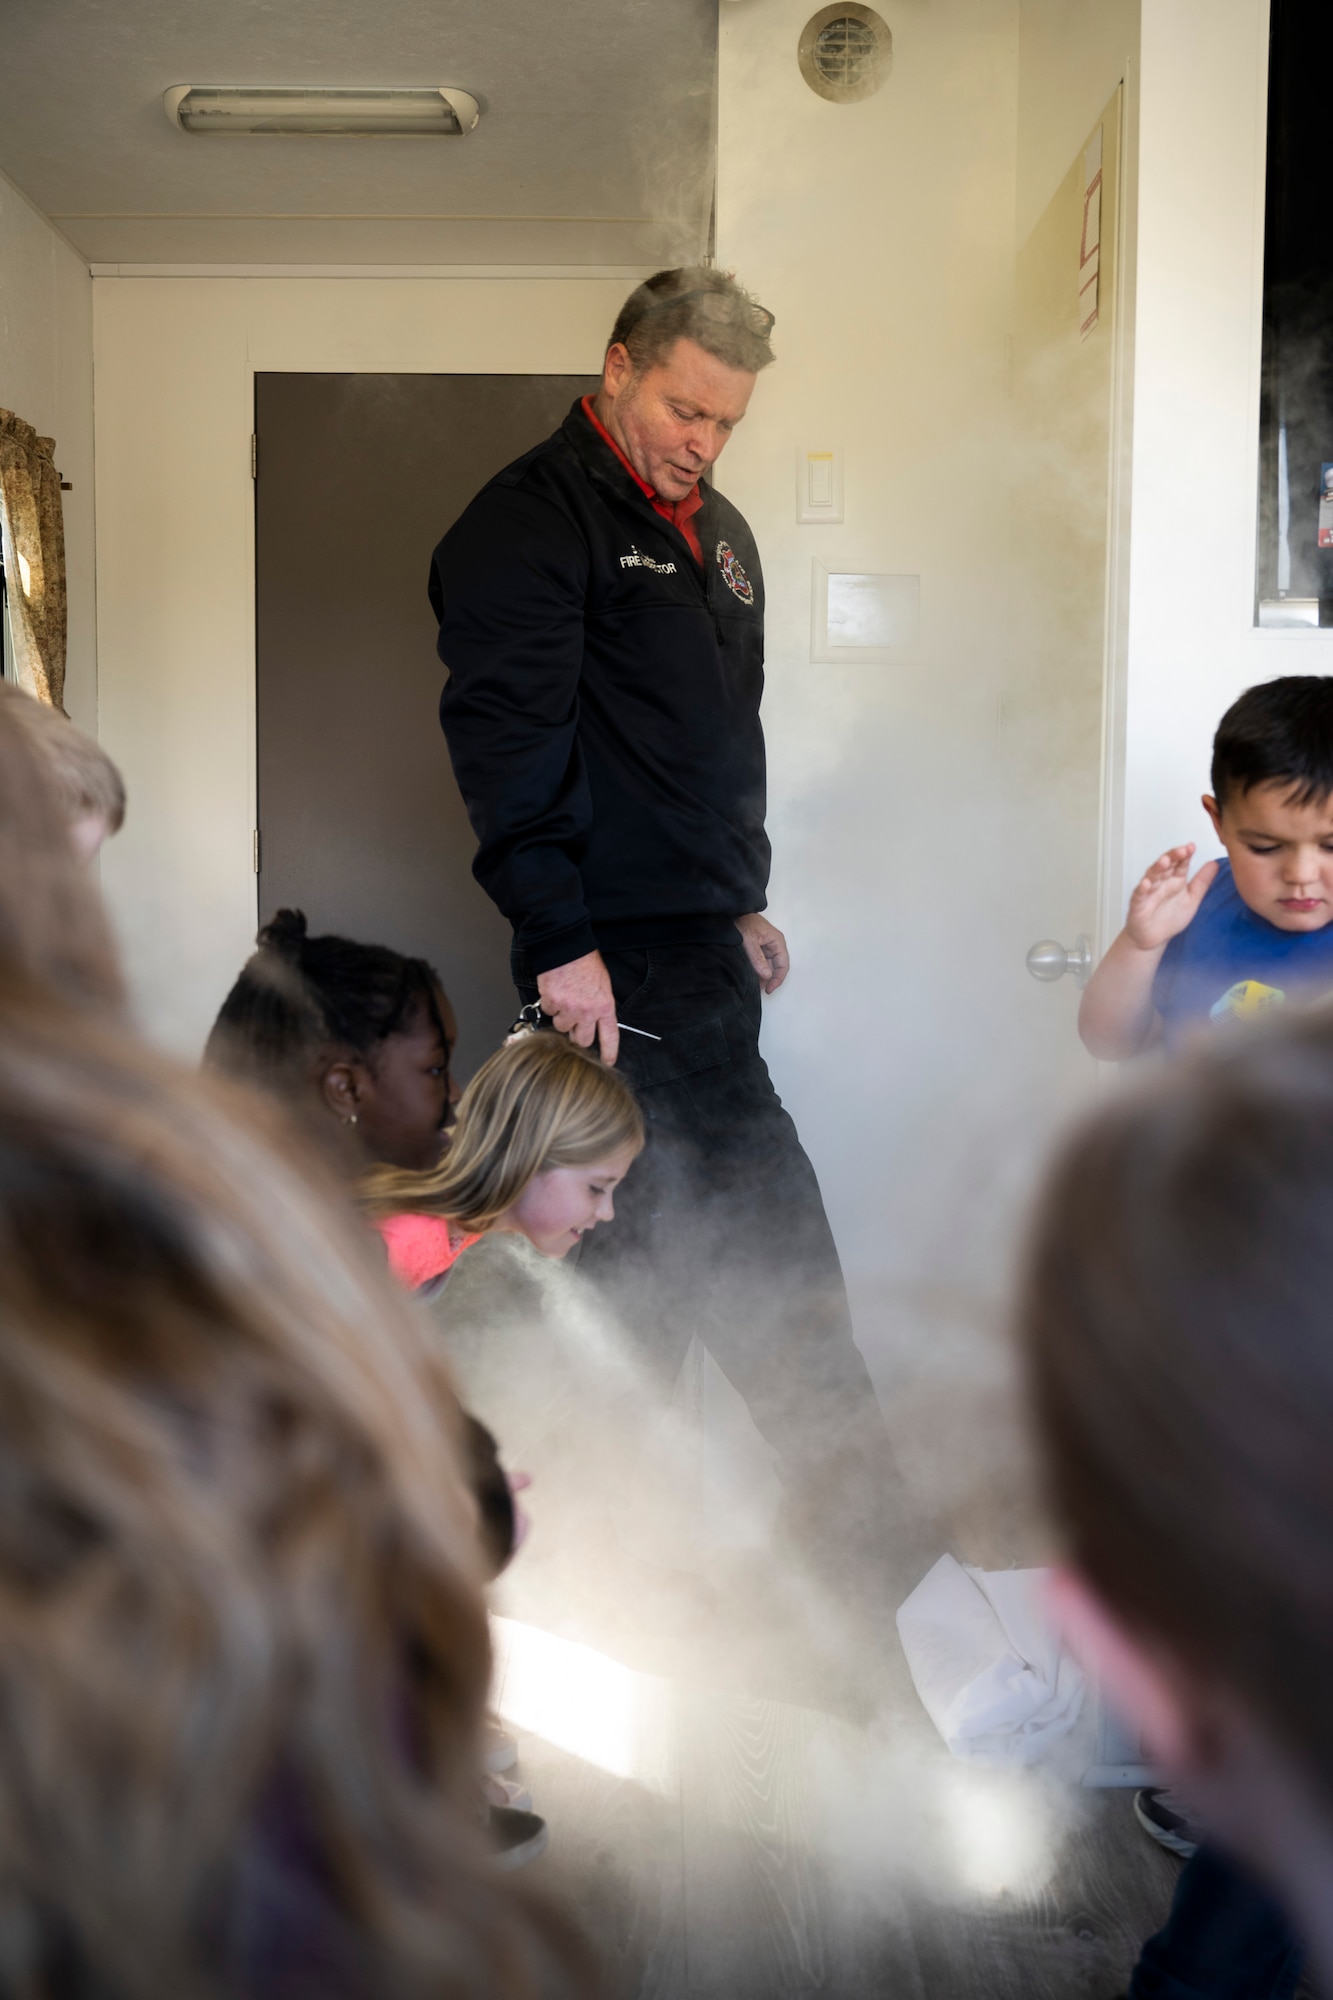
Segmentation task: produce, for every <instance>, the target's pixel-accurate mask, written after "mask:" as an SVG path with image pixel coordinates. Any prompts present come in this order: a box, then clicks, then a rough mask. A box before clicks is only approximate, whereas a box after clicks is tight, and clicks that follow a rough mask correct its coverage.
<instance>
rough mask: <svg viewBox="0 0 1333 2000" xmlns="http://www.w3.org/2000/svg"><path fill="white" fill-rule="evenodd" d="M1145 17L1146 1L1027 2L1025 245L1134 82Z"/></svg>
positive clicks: (1021, 208)
mask: <svg viewBox="0 0 1333 2000" xmlns="http://www.w3.org/2000/svg"><path fill="white" fill-rule="evenodd" d="M1139 11H1140V0H1096V4H1095V5H1093V6H1090V5H1088V4H1087V0H1021V7H1020V24H1019V85H1018V193H1017V201H1016V225H1017V236H1018V241H1019V243H1020V244H1021V243H1023V242H1025V241H1026V240H1027V237H1028V235H1029V234H1030V232H1031V229H1032V225H1033V223H1034V222H1036V220H1037V218H1038V216H1039V215H1040V214H1041V212H1042V210H1043V209H1044V208H1045V206H1046V204H1047V202H1048V201H1049V200H1050V198H1051V196H1052V195H1053V194H1054V193H1055V190H1056V188H1057V187H1059V185H1060V182H1061V181H1062V180H1063V179H1064V176H1065V174H1066V173H1067V172H1068V170H1069V163H1070V161H1071V160H1072V159H1073V157H1074V153H1075V149H1076V148H1077V147H1078V146H1080V145H1082V143H1083V138H1084V135H1085V134H1086V133H1087V132H1090V131H1091V129H1092V125H1093V121H1094V119H1095V118H1096V117H1097V116H1098V114H1099V112H1100V111H1101V108H1102V106H1103V105H1104V104H1105V103H1106V101H1107V99H1108V98H1109V97H1110V95H1111V92H1112V91H1113V90H1114V88H1115V86H1116V84H1117V83H1118V82H1120V81H1121V80H1122V79H1124V80H1126V81H1127V82H1130V81H1132V72H1133V70H1134V68H1135V67H1136V57H1137V52H1138V40H1139ZM1127 71H1128V72H1129V73H1130V74H1129V75H1128V76H1127ZM1127 123H1128V120H1127Z"/></svg>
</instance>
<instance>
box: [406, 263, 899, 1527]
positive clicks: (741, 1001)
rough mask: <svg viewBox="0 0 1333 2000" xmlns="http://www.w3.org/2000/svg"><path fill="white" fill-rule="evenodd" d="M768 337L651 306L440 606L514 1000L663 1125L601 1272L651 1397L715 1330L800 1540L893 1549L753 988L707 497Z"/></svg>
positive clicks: (754, 569)
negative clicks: (633, 1094)
mask: <svg viewBox="0 0 1333 2000" xmlns="http://www.w3.org/2000/svg"><path fill="white" fill-rule="evenodd" d="M772 325H773V320H772V316H771V314H769V313H768V312H766V311H765V310H764V308H763V307H761V306H758V305H756V304H755V303H754V302H753V301H752V300H751V299H750V298H749V297H748V295H747V294H746V293H745V292H744V291H742V290H741V288H740V287H739V286H738V285H737V284H736V283H735V282H734V280H733V279H731V278H730V277H728V276H727V275H725V274H724V273H722V272H720V271H716V270H713V269H709V268H695V269H686V270H677V271H663V272H659V273H658V274H657V276H656V277H654V278H650V279H649V280H648V281H647V282H646V283H645V284H643V285H640V286H639V287H638V289H637V290H636V291H635V292H634V293H632V294H631V296H630V298H629V299H628V300H627V301H626V304H625V305H624V307H623V308H622V309H621V312H620V316H619V318H618V319H617V322H616V325H615V328H614V330H613V332H612V335H611V340H610V343H609V345H608V348H607V353H606V361H605V368H604V373H603V378H602V385H601V389H600V391H599V393H598V394H597V396H596V397H595V398H586V397H585V398H584V399H583V401H582V402H581V403H576V404H575V406H574V408H573V409H572V410H571V411H570V413H569V416H568V417H567V418H566V419H565V422H564V423H563V424H562V425H561V427H560V429H559V430H558V431H557V432H556V433H555V435H554V436H553V437H551V438H548V439H547V440H546V442H545V443H544V444H541V445H538V446H537V448H536V449H535V450H534V451H530V452H529V453H528V454H527V455H526V457H524V458H521V459H519V460H518V461H517V462H516V463H515V464H514V465H511V466H509V467H507V468H506V470H505V471H503V472H501V473H499V474H498V475H497V477H496V478H494V479H493V480H491V482H490V484H489V485H488V486H486V487H484V488H483V490H482V491H481V492H480V493H479V494H478V495H477V497H476V498H475V499H474V500H473V501H472V503H471V505H470V506H469V507H468V508H467V510H466V512H465V513H464V514H463V515H462V516H461V518H460V519H459V520H458V521H457V522H456V523H455V525H454V526H453V527H452V528H451V529H450V530H449V532H448V534H447V535H446V536H445V537H444V539H443V541H442V542H441V543H440V545H439V547H438V548H437V549H436V551H435V557H434V568H433V572H432V578H431V602H432V604H433V605H434V607H435V611H436V615H437V616H438V618H439V621H440V641H439V650H440V657H441V659H442V660H443V661H444V663H445V665H446V666H447V667H448V669H449V681H448V684H447V686H446V687H445V690H444V694H443V696H442V698H441V703H440V717H441V721H442V723H443V726H444V732H445V735H446V737H447V739H448V744H449V752H450V756H451V758H452V760H453V766H454V771H455V774H456V776H457V779H458V784H459V789H460V790H461V792H462V795H463V798H464V800H465V801H466V804H467V808H468V813H469V815H470V818H471V821H472V825H473V829H474V831H475V832H476V835H477V839H478V843H479V846H478V852H477V857H476V862H475V872H476V875H477V879H478V880H479V881H480V882H481V884H482V886H483V887H484V888H485V889H486V891H487V892H488V894H489V895H490V896H491V897H492V898H493V899H494V901H495V902H496V903H497V904H498V905H499V907H500V909H501V910H502V911H503V912H504V914H505V915H506V916H507V917H508V918H509V920H510V923H511V924H512V926H513V930H514V952H513V969H514V978H515V983H516V985H517V986H518V989H519V992H520V995H521V997H522V999H523V1000H524V1002H525V1003H526V1002H531V1001H534V1000H538V999H540V1002H541V1007H542V1011H543V1013H544V1014H545V1015H546V1016H548V1017H549V1018H550V1019H551V1020H552V1021H553V1022H554V1025H555V1027H556V1028H557V1029H558V1030H560V1031H561V1032H562V1033H565V1034H569V1035H571V1036H572V1037H573V1039H574V1040H575V1041H577V1042H579V1043H581V1044H582V1045H583V1046H585V1047H588V1046H591V1045H592V1043H593V1042H594V1041H596V1042H597V1044H598V1046H599V1047H600V1050H601V1053H602V1055H603V1057H604V1058H605V1059H606V1060H607V1061H608V1062H615V1061H616V1060H617V1056H619V1059H620V1062H621V1065H622V1067H623V1068H624V1069H625V1071H626V1072H627V1074H628V1075H629V1076H630V1078H631V1080H632V1081H633V1083H634V1085H635V1087H636V1089H637V1090H638V1092H639V1094H640V1098H641V1101H642V1104H643V1107H644V1112H645V1115H646V1118H647V1122H648V1131H649V1142H648V1147H647V1149H646V1152H645V1154H644V1156H643V1158H642V1159H641V1160H640V1162H639V1163H638V1164H637V1165H636V1166H635V1168H634V1170H633V1172H632V1173H631V1175H630V1176H629V1179H628V1180H627V1181H626V1183H625V1184H624V1188H623V1189H622V1190H621V1191H620V1192H619V1193H618V1194H617V1206H618V1208H619V1211H620V1217H619V1220H618V1221H617V1223H616V1226H615V1228H614V1229H612V1230H599V1231H598V1232H597V1235H596V1237H595V1238H591V1239H590V1240H589V1242H588V1243H587V1244H586V1245H585V1246H584V1250H583V1265H584V1268H585V1269H586V1270H587V1271H589V1272H590V1273H591V1274H592V1275H593V1276H594V1277H595V1278H596V1279H598V1280H599V1282H601V1283H602V1284H603V1285H604V1286H605V1287H606V1288H607V1290H608V1291H609V1292H610V1293H611V1294H612V1295H613V1296H614V1297H615V1298H616V1300H617V1303H618V1304H619V1306H620V1308H621V1310H622V1313H623V1316H624V1319H625V1323H626V1325H627V1326H628V1327H629V1328H630V1329H631V1330H632V1331H634V1332H635V1333H636V1334H637V1335H638V1336H639V1338H640V1340H641V1342H642V1346H643V1351H644V1354H645V1357H646V1358H647V1360H648V1361H649V1363H650V1365H651V1366H653V1367H654V1368H655V1369H657V1370H658V1371H660V1374H661V1378H662V1381H663V1383H664V1385H665V1384H666V1383H667V1382H669V1380H670V1379H671V1378H672V1377H673V1376H674V1373H675V1371H676V1369H677V1367H678V1365H679V1362H680V1358H681V1356H682V1354H683V1352H684V1349H685V1347H686V1346H687V1344H688V1342H689V1338H690V1335H691V1334H692V1333H698V1334H699V1336H700V1338H701V1339H702V1340H703V1341H704V1343H705V1345H706V1346H708V1347H709V1349H710V1351H711V1352H712V1353H713V1354H714V1356H715V1357H716V1359H717V1360H718V1362H719V1363H720V1365H721V1366H722V1367H723V1368H724V1369H725V1371H726V1373H727V1374H728V1375H729V1376H730V1377H731V1379H732V1381H733V1382H734V1383H735V1384H736V1386H737V1387H738V1388H739V1389H740V1390H741V1392H742V1394H743V1395H744V1396H745V1397H746V1398H747V1400H748V1402H749V1404H750V1408H751V1410H752V1412H753V1414H754V1417H755V1420H756V1422H757V1423H758V1425H759V1427H760V1429H761V1430H762V1431H763V1432H764V1433H765V1435H766V1436H767V1437H768V1439H769V1442H770V1443H771V1444H772V1445H773V1446H774V1447H775V1448H776V1450H777V1452H778V1454H779V1460H780V1471H781V1474H782V1477H783V1479H784V1481H785V1482H786V1484H787V1487H788V1503H789V1511H790V1513H791V1515H792V1516H793V1517H794V1518H793V1520H792V1522H791V1525H792V1526H793V1528H795V1529H797V1531H798V1532H799V1529H800V1526H801V1524H802V1522H804V1523H805V1525H807V1526H808V1527H809V1528H811V1529H813V1530H814V1531H815V1533H816V1535H817V1538H818V1539H819V1540H820V1541H821V1542H826V1540H827V1530H828V1528H829V1526H830V1525H831V1524H832V1522H833V1521H834V1520H836V1521H837V1523H838V1524H839V1527H840V1529H842V1530H845V1531H846V1532H848V1533H854V1532H855V1529H856V1528H857V1527H858V1526H859V1527H860V1528H861V1529H862V1530H863V1531H870V1532H874V1531H876V1530H877V1529H878V1528H879V1527H880V1525H881V1523H880V1520H879V1514H880V1505H879V1502H880V1499H881V1498H882V1493H883V1488H884V1481H885V1475H886V1471H887V1465H886V1461H887V1451H888V1445H887V1438H886V1436H885V1433H884V1430H883V1423H882V1419H881V1416H880V1412H879V1406H878V1403H877V1402H876V1399H875V1393H874V1389H873V1387H872V1386H871V1382H870V1378H869V1376H868V1374H867V1372H866V1368H865V1364H864V1362H863V1360H862V1358H861V1355H860V1352H859V1350H858V1349H857V1347H856V1345H855V1343H854V1341H853V1338H852V1332H851V1323H850V1318H849V1315H848V1311H847V1301H846V1294H845V1290H844V1287H843V1281H842V1274H841V1270H840V1268H839V1264H838V1256H837V1251H836V1249H835V1247H834V1243H833V1238H832V1234H831V1232H830V1230H829V1226H828V1222H827V1219H826V1217H825V1214H824V1207H823V1202H822V1200H821V1198H820V1193H819V1186H818V1183H817V1181H816V1179H815V1175H814V1170H813V1168H812V1167H811V1165H810V1162H809V1161H808V1159H807V1158H806V1156H805V1153H804V1152H803V1151H802V1148H801V1145H800V1141H799V1139H798V1138H797V1135H796V1130H795V1127H794V1125H793V1124H792V1121H791V1119H790V1117H789V1116H788V1114H787V1113H786V1112H785V1111H784V1110H783V1108H782V1105H781V1103H780V1100H779V1099H778V1096H777V1093H776V1092H775V1091H774V1089H773V1086H772V1083H771V1082H770V1080H769V1076H768V1071H767V1069H766V1067H765V1065H764V1062H763V1059H762V1057H761V1056H760V1054H759V1046H758V1042H759V1021H760V989H761V988H762V989H763V991H764V992H767V993H773V992H776V990H777V988H778V987H779V986H781V984H782V982H783V980H784V979H785V978H786V976H787V971H788V963H789V961H788V956H787V947H786V943H785V940H784V939H783V937H782V934H781V932H780V931H778V930H777V929H776V928H775V927H774V925H773V924H771V923H770V922H769V920H768V918H767V917H766V916H764V915H763V909H764V903H765V891H766V887H767V882H768V867H769V846H768V840H767V837H766V835H765V832H764V811H765V772H764V742H763V733H762V730H761V728H760V722H759V702H760V696H761V693H762V691H763V636H764V633H763V617H764V592H763V578H762V575H761V571H760V565H759V555H758V551H757V550H756V548H755V545H754V541H753V538H752V536H751V534H750V530H749V528H748V527H747V525H746V523H745V521H744V519H743V518H742V516H741V515H740V514H739V513H738V512H737V510H736V509H735V508H734V507H733V506H731V504H730V503H729V502H728V501H727V500H725V499H723V497H722V496H721V494H719V493H718V492H717V491H716V490H715V489H714V488H713V487H712V486H711V485H709V484H707V483H704V479H703V476H704V475H705V474H706V473H707V472H708V471H709V469H710V467H711V466H712V464H713V462H714V461H715V460H716V458H717V457H718V455H719V453H720V452H721V451H722V449H723V447H724V445H725V444H726V442H727V439H728V438H729V436H730V435H731V432H732V430H733V429H734V427H735V426H736V424H738V423H739V422H740V420H741V418H742V417H743V416H744V415H745V411H746V406H747V404H748V403H749V400H750V394H751V391H752V390H753V388H754V384H755V380H756V377H757V375H758V373H759V371H760V369H762V368H764V367H766V366H767V365H768V363H769V362H770V361H771V360H772V359H773V354H772V350H771V348H770V346H769V334H770V332H771V329H772ZM618 1023H619V1024H622V1025H623V1026H624V1027H626V1028H628V1029H630V1030H638V1031H639V1032H631V1033H629V1034H626V1035H625V1036H624V1037H623V1039H622V1037H621V1033H620V1027H619V1026H618V1025H617V1024H618ZM856 1538H857V1539H858V1540H859V1539H861V1537H860V1536H859V1535H858V1536H857V1537H856Z"/></svg>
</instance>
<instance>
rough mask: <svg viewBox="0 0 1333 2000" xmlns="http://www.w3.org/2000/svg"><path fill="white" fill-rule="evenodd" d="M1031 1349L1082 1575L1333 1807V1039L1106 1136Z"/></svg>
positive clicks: (1063, 1206)
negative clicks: (1258, 1728)
mask: <svg viewBox="0 0 1333 2000" xmlns="http://www.w3.org/2000/svg"><path fill="white" fill-rule="evenodd" d="M1019 1325H1020V1330H1021V1332H1022V1335H1023V1338H1024V1341H1025V1345H1026V1349H1027V1356H1028V1364H1029V1370H1030V1382H1031V1388H1032V1393H1033V1399H1034V1404H1035V1414H1036V1419H1037V1425H1038V1431H1039V1437H1040V1442H1041V1446H1042V1449H1043V1452H1044V1456H1045V1462H1046V1470H1047V1476H1048V1480H1049V1485H1050V1491H1051V1497H1052V1499H1053V1501H1054V1504H1055V1507H1056V1510H1057V1512H1058V1515H1059V1517H1060V1519H1061V1520H1062V1522H1063V1524H1064V1527H1065V1529H1066V1531H1067V1535H1068V1541H1069V1553H1070V1556H1071V1559H1072V1561H1073V1562H1074V1563H1075V1565H1076V1566H1077V1567H1078V1569H1079V1570H1081V1571H1082V1573H1083V1575H1084V1576H1085V1577H1086V1578H1087V1579H1088V1581H1089V1582H1090V1583H1091V1584H1092V1585H1093V1587H1094V1588H1095V1590H1096V1591H1097V1592H1098V1593H1099V1595H1100V1596H1101V1597H1102V1599H1103V1600H1104V1602H1105V1603H1106V1604H1107V1606H1108V1607H1109V1608H1110V1609H1111V1611H1112V1612H1113V1613H1114V1614H1115V1615H1116V1616H1117V1617H1118V1618H1119V1619H1120V1621H1121V1622H1122V1623H1123V1625H1124V1626H1125V1627H1126V1628H1127V1629H1128V1630H1129V1631H1131V1632H1133V1633H1135V1634H1137V1635H1138V1636H1140V1637H1141V1638H1143V1639H1144V1640H1146V1641H1148V1642H1149V1643H1150V1644H1152V1645H1154V1646H1156V1645H1162V1646H1165V1648H1166V1649H1167V1651H1168V1652H1169V1653H1171V1654H1172V1655H1174V1656H1175V1658H1176V1659H1177V1660H1178V1661H1179V1662H1180V1663H1181V1664H1182V1665H1183V1666H1184V1667H1185V1669H1186V1670H1187V1672H1189V1673H1191V1674H1192V1675H1195V1676H1197V1678H1198V1680H1199V1682H1200V1684H1205V1683H1211V1684H1213V1685H1220V1686H1221V1687H1222V1688H1224V1689H1227V1690H1229V1691H1230V1692H1232V1693H1233V1694H1235V1695H1236V1696H1237V1697H1238V1698H1240V1699H1241V1700H1242V1701H1243V1702H1244V1703H1245V1705H1246V1707H1247V1708H1248V1709H1250V1710H1251V1711H1252V1712H1253V1713H1254V1714H1255V1715H1256V1717H1257V1718H1258V1719H1260V1720H1261V1721H1262V1722H1263V1723H1264V1724H1265V1725H1266V1727H1267V1729H1268V1730H1269V1731H1270V1732H1271V1734H1272V1736H1273V1737H1274V1738H1275V1739H1276V1740H1278V1741H1280V1742H1283V1743H1285V1745H1286V1746H1287V1748H1288V1749H1289V1751H1292V1752H1294V1753H1296V1755H1297V1756H1298V1757H1299V1759H1300V1761H1301V1763H1302V1765H1303V1766H1304V1767H1305V1768H1306V1769H1308V1770H1310V1771H1311V1773H1312V1774H1313V1776H1314V1777H1315V1779H1316V1781H1317V1783H1318V1785H1319V1787H1320V1788H1321V1790H1322V1792H1323V1794H1324V1796H1325V1797H1326V1798H1327V1799H1330V1800H1333V1703H1330V1701H1329V1694H1328V1690H1329V1686H1330V1682H1331V1681H1333V1444H1331V1443H1330V1440H1333V1023H1330V1022H1329V1021H1328V1020H1327V1019H1326V1018H1325V1019H1322V1020H1321V1019H1320V1018H1319V1017H1318V1016H1309V1017H1306V1018H1304V1019H1301V1020H1293V1021H1288V1022H1286V1023H1284V1024H1283V1025H1282V1026H1281V1027H1280V1028H1279V1029H1278V1030H1277V1031H1275V1032H1272V1033H1255V1034H1254V1035H1252V1036H1246V1037H1245V1038H1244V1039H1243V1040H1241V1041H1238V1042H1237V1043H1235V1044H1230V1043H1228V1044H1227V1045H1226V1046H1224V1047H1222V1048H1215V1049H1213V1050H1210V1051H1208V1052H1207V1053H1205V1054H1203V1055H1201V1056H1199V1057H1198V1058H1197V1059H1196V1060H1194V1061H1193V1062H1190V1063H1185V1064H1182V1065H1181V1066H1180V1067H1179V1068H1178V1069H1176V1070H1173V1071H1172V1072H1171V1073H1170V1074H1169V1075H1166V1076H1162V1075H1156V1076H1154V1078H1153V1080H1152V1082H1151V1084H1150V1085H1149V1086H1148V1087H1146V1088H1144V1089H1142V1090H1140V1091H1138V1092H1136V1093H1135V1094H1134V1095H1133V1096H1130V1097H1128V1098H1126V1099H1124V1100H1122V1101H1119V1102H1117V1103H1116V1104H1114V1105H1113V1106H1112V1107H1111V1108H1110V1109H1109V1110H1108V1111H1105V1112H1104V1113H1102V1114H1101V1115H1100V1116H1099V1117H1097V1118H1096V1119H1095V1120H1094V1121H1093V1122H1092V1123H1090V1124H1089V1125H1088V1126H1086V1127H1085V1128H1084V1129H1083V1130H1082V1131H1081V1132H1080V1133H1079V1134H1078V1135H1077V1136H1076V1137H1075V1138H1074V1140H1073V1141H1072V1143H1070V1144H1069V1145H1068V1146H1067V1147H1066V1148H1065V1150H1064V1152H1063V1154H1062V1156H1061V1157H1060V1158H1059V1159H1058V1161H1057V1162H1056V1164H1055V1166H1054V1168H1053V1169H1052V1171H1051V1173H1050V1175H1049V1177H1048V1182H1047V1188H1046V1194H1045V1197H1044V1200H1043V1203H1042V1206H1041V1209H1040V1212H1039V1215H1038V1218H1037V1223H1036V1228H1035V1231H1034V1235H1033V1240H1032V1245H1031V1251H1030V1256H1029V1262H1028V1268H1027V1274H1026V1280H1025V1284H1024V1288H1023V1292H1022V1300H1021V1307H1020V1319H1019Z"/></svg>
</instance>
